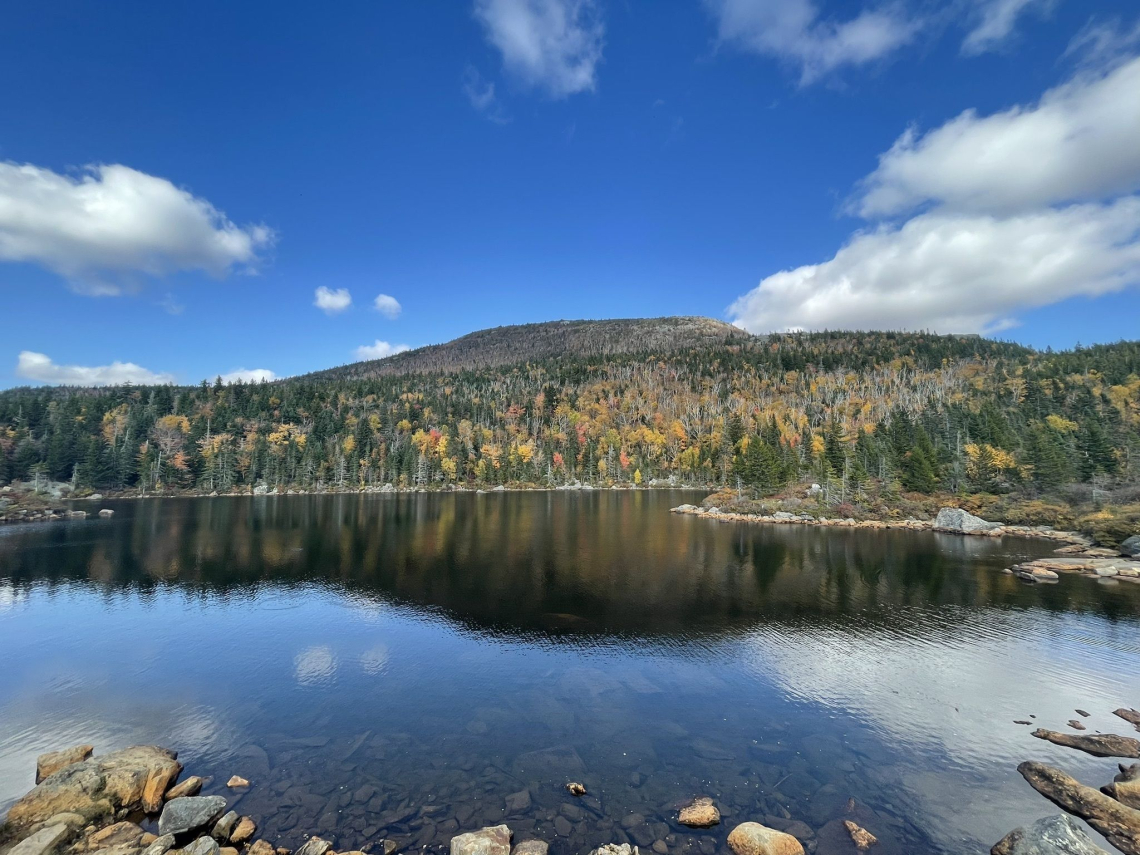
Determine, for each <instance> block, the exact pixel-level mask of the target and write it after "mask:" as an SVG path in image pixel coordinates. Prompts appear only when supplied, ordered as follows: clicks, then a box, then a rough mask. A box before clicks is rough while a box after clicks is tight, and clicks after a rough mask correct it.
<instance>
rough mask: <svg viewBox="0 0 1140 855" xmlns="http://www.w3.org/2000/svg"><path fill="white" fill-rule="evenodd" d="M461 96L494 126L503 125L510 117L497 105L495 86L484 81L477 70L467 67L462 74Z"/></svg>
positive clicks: (500, 105)
mask: <svg viewBox="0 0 1140 855" xmlns="http://www.w3.org/2000/svg"><path fill="white" fill-rule="evenodd" d="M463 94H464V95H466V96H467V100H468V101H470V102H471V106H472V107H474V108H475V109H476V110H477V111H478V112H480V113H482V114H483V116H484V117H485V118H487V119H489V120H491V121H492V122H494V123H495V124H498V125H505V124H507V123H508V122H509V121H510V117H509V116H508V115H507V113H506V111H505V110H504V109H503V105H502V104H500V103H499V99H498V97H496V95H495V84H494V83H492V82H491V81H490V80H484V79H483V75H482V74H480V73H479V71H478V69H476V68H473V67H472V66H468V67H467V70H466V71H464V72H463Z"/></svg>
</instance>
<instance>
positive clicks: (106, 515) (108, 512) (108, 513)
mask: <svg viewBox="0 0 1140 855" xmlns="http://www.w3.org/2000/svg"><path fill="white" fill-rule="evenodd" d="M114 515H115V512H114V511H113V510H111V509H110V508H103V509H102V510H100V511H99V516H101V517H102V518H103V519H108V518H109V517H113V516H114Z"/></svg>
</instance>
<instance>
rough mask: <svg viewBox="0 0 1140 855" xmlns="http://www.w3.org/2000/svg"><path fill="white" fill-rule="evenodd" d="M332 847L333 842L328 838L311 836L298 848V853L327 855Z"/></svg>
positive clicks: (303, 854) (300, 854)
mask: <svg viewBox="0 0 1140 855" xmlns="http://www.w3.org/2000/svg"><path fill="white" fill-rule="evenodd" d="M330 849H332V844H331V843H329V842H328V841H327V840H324V839H322V838H320V837H310V838H309V839H308V840H306V841H305V842H304V843H303V844H302V845H301V848H300V849H298V850H297V853H296V855H325V853H326V852H328V851H329V850H330Z"/></svg>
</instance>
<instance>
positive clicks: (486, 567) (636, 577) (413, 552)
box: [0, 492, 1140, 639]
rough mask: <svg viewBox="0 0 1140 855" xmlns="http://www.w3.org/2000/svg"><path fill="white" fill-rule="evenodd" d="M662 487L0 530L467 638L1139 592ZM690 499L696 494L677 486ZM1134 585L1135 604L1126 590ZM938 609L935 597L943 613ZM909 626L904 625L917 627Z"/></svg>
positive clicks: (224, 506) (899, 618) (920, 610)
mask: <svg viewBox="0 0 1140 855" xmlns="http://www.w3.org/2000/svg"><path fill="white" fill-rule="evenodd" d="M684 498H686V497H683V496H679V495H678V494H676V493H661V492H638V493H630V492H620V493H618V492H597V493H580V494H565V493H513V494H512V493H508V494H498V495H471V494H462V495H438V494H418V495H397V496H348V495H342V496H332V497H315V496H297V497H265V498H219V499H209V500H208V499H197V500H180V499H168V500H146V501H142V502H123V503H119V504H118V505H117V514H116V516H115V518H114V519H113V520H112V521H111V522H110V523H107V522H104V521H97V522H96V521H93V522H90V523H85V524H56V525H52V526H45V527H37V528H36V529H35V530H28V531H26V532H21V533H20V534H18V535H16V536H10V537H7V538H4V539H3V540H2V541H0V562H2V563H0V566H2V567H3V572H4V574H5V575H7V576H8V577H9V578H11V579H12V580H13V581H14V582H16V583H17V587H18V585H19V584H20V583H27V582H32V581H45V580H46V581H63V580H76V579H87V580H90V581H96V582H101V583H104V584H106V585H108V586H129V587H132V588H135V589H139V590H145V589H146V588H147V587H148V586H152V585H154V584H156V583H172V584H176V585H179V586H184V587H188V588H196V589H201V590H202V592H203V593H204V594H209V595H213V596H223V597H225V596H240V595H241V593H242V592H243V591H245V590H248V589H249V587H250V586H254V585H263V584H274V585H286V586H289V585H301V584H314V583H316V584H322V585H328V586H333V587H335V588H337V589H340V590H343V591H345V592H346V593H348V594H350V595H353V596H359V597H363V598H374V597H380V598H382V599H384V600H394V601H397V602H402V603H406V604H409V605H411V606H414V607H427V608H431V609H433V610H438V611H441V612H442V613H444V614H445V615H447V616H448V617H450V618H452V619H455V620H458V621H460V622H461V623H462V624H464V625H466V626H468V627H469V628H471V629H475V630H480V631H490V632H494V633H507V634H511V633H518V632H523V633H540V634H546V635H551V636H556V637H562V638H566V637H573V636H576V635H584V636H589V637H592V638H595V639H596V638H598V637H599V636H616V637H622V636H638V637H640V636H647V637H662V638H666V637H674V636H682V637H686V638H692V637H695V636H704V635H714V636H715V635H721V634H735V633H739V632H741V631H744V630H747V629H750V628H752V627H754V626H756V625H757V624H762V623H768V622H778V623H792V624H797V623H803V624H819V623H820V622H821V619H826V621H825V622H826V623H827V624H828V625H832V626H836V625H838V626H839V627H842V628H846V629H847V630H848V631H857V630H859V629H860V628H878V629H890V628H892V627H894V626H896V625H898V626H904V625H905V626H906V627H907V628H908V629H909V630H910V631H912V632H913V631H918V632H922V631H923V630H922V626H921V623H922V620H923V615H924V614H925V615H930V614H932V613H936V614H937V613H940V614H939V620H938V621H936V622H938V623H941V622H943V621H944V620H946V619H947V618H950V619H953V618H952V615H953V614H954V612H955V609H954V608H952V607H960V608H965V609H968V610H969V609H973V608H975V607H979V606H982V605H998V606H1008V607H1020V606H1033V607H1038V608H1045V609H1051V610H1056V611H1075V610H1088V611H1096V612H1099V613H1103V614H1106V615H1108V616H1110V617H1115V616H1117V614H1116V613H1117V612H1123V613H1125V614H1131V615H1135V614H1136V611H1137V601H1138V600H1140V591H1129V592H1125V591H1108V590H1105V589H1103V588H1098V587H1097V586H1096V585H1093V584H1089V583H1088V580H1084V579H1065V580H1062V584H1061V585H1057V586H1049V587H1037V588H1030V587H1027V586H1026V585H1024V584H1023V583H1020V582H1018V581H1017V580H1015V579H1012V578H1010V577H1008V576H1003V575H1001V574H999V573H998V572H997V571H998V570H999V569H1000V568H1001V567H1003V566H1006V565H1008V564H1009V563H1010V561H1011V560H1013V559H1011V554H1012V555H1013V556H1014V558H1017V557H1021V556H1023V555H1039V554H1046V553H1048V551H1049V549H1050V546H1049V545H1048V544H1046V543H1034V542H1029V541H1019V542H1012V543H1011V542H1008V541H1007V542H1006V543H1005V544H1004V546H1003V545H1002V544H1000V543H997V542H994V541H991V540H987V539H981V538H957V537H952V536H941V535H932V534H929V533H910V532H876V531H867V530H848V529H817V528H811V527H806V526H750V525H746V524H740V525H726V524H715V523H710V522H708V521H705V520H700V519H694V518H690V517H676V516H672V515H670V514H669V513H668V508H669V507H670V506H671V505H674V504H677V503H678V502H679V501H682V500H684ZM688 498H691V497H688ZM1133 594H1136V595H1137V596H1132V595H1133ZM941 607H946V608H941ZM916 624H917V625H916Z"/></svg>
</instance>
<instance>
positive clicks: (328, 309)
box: [313, 285, 352, 315]
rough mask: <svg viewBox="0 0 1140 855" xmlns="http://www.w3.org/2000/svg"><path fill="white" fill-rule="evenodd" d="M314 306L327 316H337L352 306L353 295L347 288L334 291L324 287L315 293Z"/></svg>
mask: <svg viewBox="0 0 1140 855" xmlns="http://www.w3.org/2000/svg"><path fill="white" fill-rule="evenodd" d="M313 305H314V306H316V307H317V308H318V309H320V310H321V311H322V312H324V313H325V314H326V315H335V314H338V313H340V312H343V311H344V310H345V309H347V308H348V307H349V306H351V305H352V295H351V294H349V293H348V289H347V288H337V289H336V290H335V291H333V290H332V289H331V288H326V287H325V286H324V285H322V286H321V287H320V288H318V289H317V290H316V291H314V292H313Z"/></svg>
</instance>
